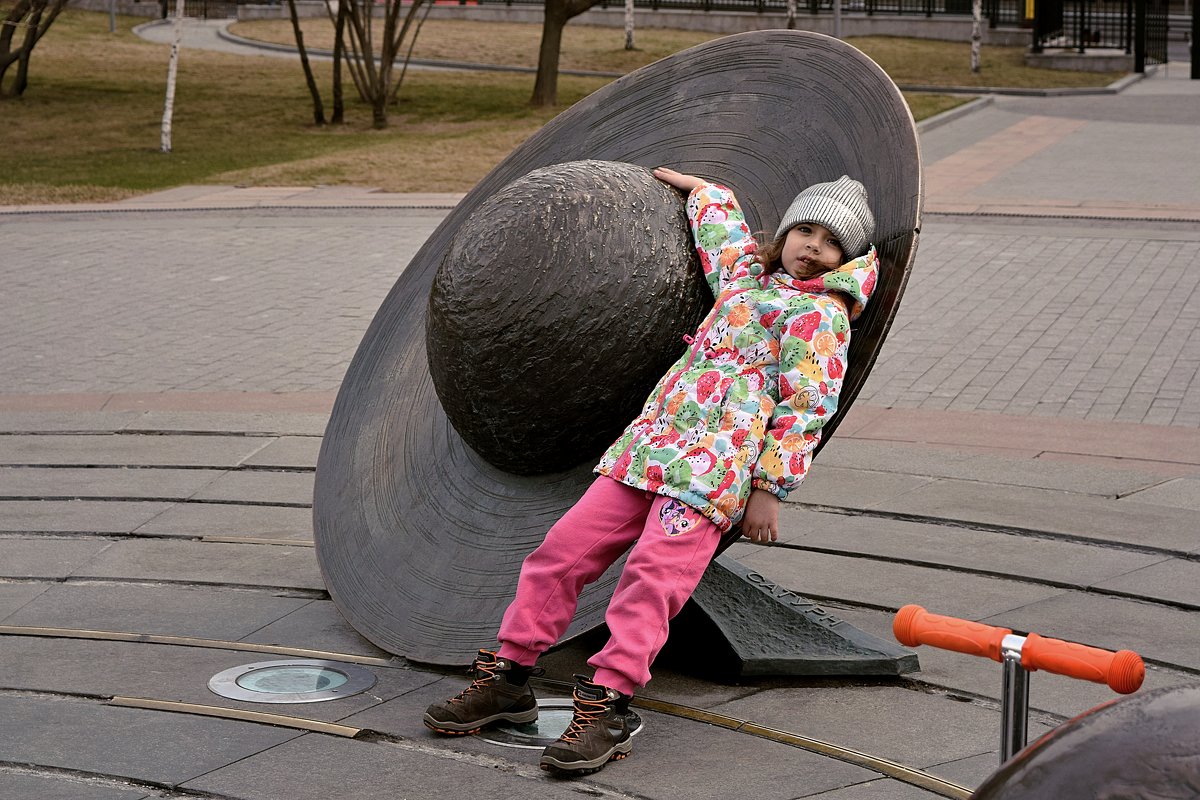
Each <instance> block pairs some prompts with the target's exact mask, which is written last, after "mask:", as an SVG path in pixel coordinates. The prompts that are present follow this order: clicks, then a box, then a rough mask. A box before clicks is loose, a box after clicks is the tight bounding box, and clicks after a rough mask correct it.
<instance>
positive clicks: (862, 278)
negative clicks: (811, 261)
mask: <svg viewBox="0 0 1200 800" xmlns="http://www.w3.org/2000/svg"><path fill="white" fill-rule="evenodd" d="M771 277H772V279H773V280H776V281H779V282H781V283H783V284H784V285H786V286H790V287H792V288H793V289H797V290H799V291H801V292H810V293H813V294H826V293H828V292H834V291H836V292H841V293H842V294H843V295H845V296H846V297H847V298H848V299H849V300H850V301H851V302H850V308H849V309H848V311H849V314H850V319H851V321H853V320H855V319H858V316H859V314H861V313H862V311H863V308H865V307H866V305H867V301H868V300H870V299H871V293H872V292H873V291H875V283H876V281H878V280H879V255H878V254H877V253H876V252H875V248H874V246H872V247H871V248H870V249H869V250H867V252H866V253H865V254H863V255H861V256H859V257H858V258H856V259H854V260H853V261H847V262H846V263H845V264H842V265H841V266H840V267H838V268H837V269H835V270H831V271H829V272H826V273H825V274H824V275H820V276H818V277H816V278H809V279H808V280H805V281H801V280H797V279H795V278H793V277H791V276H790V275H788V274H787V273H786V272H784V271H783V270H776V271H775V272H774V273H772V275H771Z"/></svg>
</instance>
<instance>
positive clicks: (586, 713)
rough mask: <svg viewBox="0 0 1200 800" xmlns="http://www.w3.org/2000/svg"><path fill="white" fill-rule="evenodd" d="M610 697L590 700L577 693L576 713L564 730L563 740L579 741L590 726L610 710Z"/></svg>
mask: <svg viewBox="0 0 1200 800" xmlns="http://www.w3.org/2000/svg"><path fill="white" fill-rule="evenodd" d="M608 702H609V701H608V699H607V698H605V699H604V700H590V699H588V698H586V697H580V696H579V693H578V692H576V693H575V713H574V714H573V715H572V716H571V724H570V725H568V726H567V729H566V730H565V731H564V732H563V735H562V737H560V738H561V739H562V741H564V742H577V741H579V737H580V736H582V735H583V734H584V733H585V732H586V731H587V729H588V728H590V727H592V726H593V725H595V724H596V723H597V722H599V721H600V718H601V717H602V716H604V714H605V712H606V711H608Z"/></svg>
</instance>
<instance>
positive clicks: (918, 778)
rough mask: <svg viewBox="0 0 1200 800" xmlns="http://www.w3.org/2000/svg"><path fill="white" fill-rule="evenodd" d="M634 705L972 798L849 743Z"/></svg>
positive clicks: (672, 706) (681, 709)
mask: <svg viewBox="0 0 1200 800" xmlns="http://www.w3.org/2000/svg"><path fill="white" fill-rule="evenodd" d="M632 705H634V706H636V707H638V708H645V709H648V710H650V711H658V712H660V713H663V714H670V715H671V716H674V717H682V718H684V719H691V720H695V721H697V722H706V723H708V724H710V725H716V726H718V727H722V728H728V729H730V730H733V731H736V732H738V733H746V734H749V735H751V736H758V737H760V738H762V739H770V740H771V741H773V742H780V743H781V744H786V745H791V746H792V747H799V748H800V749H802V750H808V751H809V752H811V753H817V754H818V755H823V756H829V757H830V758H836V759H838V760H839V761H845V762H847V763H849V764H854V765H855V766H859V767H864V768H865V769H869V770H871V771H872V772H878V773H880V774H881V775H886V776H887V777H889V778H894V779H896V780H898V781H901V782H902V783H907V784H909V785H911V786H917V787H920V788H921V789H925V790H926V791H929V792H933V793H934V794H937V795H941V796H942V797H949V798H952V800H969V798H970V797H971V790H970V789H968V788H966V787H965V786H959V785H958V784H957V783H951V782H950V781H948V780H945V779H943V778H939V777H937V776H936V775H931V774H929V773H928V772H924V771H922V770H919V769H915V768H913V767H906V766H904V765H903V764H897V763H896V762H895V761H889V760H888V759H886V758H879V757H878V756H872V755H868V754H866V753H861V752H859V751H857V750H851V749H850V748H848V747H842V746H840V745H836V744H830V743H829V742H823V741H821V740H820V739H810V738H809V737H807V736H800V735H799V734H795V733H788V732H787V731H781V730H777V729H775V728H768V727H766V726H764V725H757V724H755V723H753V722H749V721H747V720H741V719H737V718H736V717H727V716H725V715H723V714H714V713H713V712H711V711H704V710H703V709H698V708H689V707H688V706H682V705H679V704H677V703H668V702H666V701H663V700H651V699H648V698H635V699H634V700H633V703H632Z"/></svg>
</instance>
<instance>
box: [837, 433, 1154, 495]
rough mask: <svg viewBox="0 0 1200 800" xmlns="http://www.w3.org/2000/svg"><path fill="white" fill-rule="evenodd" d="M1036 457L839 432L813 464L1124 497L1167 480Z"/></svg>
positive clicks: (1151, 474) (1138, 472) (1150, 474)
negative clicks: (898, 442) (876, 439)
mask: <svg viewBox="0 0 1200 800" xmlns="http://www.w3.org/2000/svg"><path fill="white" fill-rule="evenodd" d="M1037 455H1038V451H1035V450H1028V451H1011V452H1010V453H1008V454H1006V455H992V454H988V453H978V452H971V451H964V450H963V449H962V448H955V447H951V446H949V445H946V446H931V445H924V446H922V445H911V446H908V447H905V448H903V450H898V449H897V448H896V446H895V445H894V444H885V443H882V442H873V441H862V440H858V439H852V438H845V439H842V438H838V437H837V436H834V437H833V439H831V440H830V442H829V444H828V445H827V446H826V447H824V448H822V450H821V453H820V455H819V456H817V459H816V460H815V461H814V462H813V472H814V473H815V472H816V471H817V470H818V469H819V468H820V469H824V468H829V467H832V468H842V469H856V470H865V471H871V472H895V473H901V474H905V475H926V476H931V477H938V478H959V479H962V480H973V481H979V482H981V483H998V484H1005V485H1009V486H1029V487H1033V488H1038V489H1059V490H1062V491H1067V492H1076V493H1079V494H1097V495H1101V496H1104V497H1119V496H1121V495H1126V494H1130V493H1131V492H1136V491H1139V490H1141V489H1145V488H1147V487H1150V486H1154V485H1155V484H1159V483H1161V482H1162V476H1161V475H1160V474H1159V473H1157V472H1151V471H1148V470H1147V471H1143V470H1138V469H1136V468H1135V469H1129V468H1126V469H1117V468H1114V467H1104V466H1095V465H1092V464H1085V463H1070V462H1063V461H1058V462H1054V461H1047V460H1043V459H1039V458H1036V457H1035V456H1037Z"/></svg>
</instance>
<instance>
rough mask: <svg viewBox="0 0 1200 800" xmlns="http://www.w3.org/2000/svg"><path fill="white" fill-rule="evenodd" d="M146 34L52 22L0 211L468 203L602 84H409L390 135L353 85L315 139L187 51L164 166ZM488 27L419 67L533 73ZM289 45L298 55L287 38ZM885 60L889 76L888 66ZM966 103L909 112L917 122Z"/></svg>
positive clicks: (616, 51) (296, 86)
mask: <svg viewBox="0 0 1200 800" xmlns="http://www.w3.org/2000/svg"><path fill="white" fill-rule="evenodd" d="M144 21H145V20H142V19H134V18H124V17H119V18H118V30H117V32H116V33H109V30H108V27H109V20H108V15H107V14H104V13H89V12H83V11H75V10H67V11H64V12H63V14H62V16H61V17H60V18H59V19H58V21H56V22H55V23H54V25H53V26H52V27H51V29H50V31H49V33H47V35H46V37H45V38H44V39H43V40H42V42H41V43H40V44H39V45H38V46H37V48H36V50H35V51H34V54H33V58H32V60H31V66H30V85H29V88H28V89H27V90H26V91H25V94H24V95H23V96H22V97H20V98H15V99H5V100H0V125H3V131H4V133H3V136H4V142H5V147H4V148H0V204H23V203H37V202H83V201H102V200H114V199H119V198H122V197H126V196H130V195H133V194H138V193H144V192H148V191H154V190H158V189H163V188H168V187H171V186H178V185H182V184H195V183H215V184H225V183H232V184H246V185H312V184H318V183H323V184H335V183H344V184H355V185H363V186H375V187H379V188H381V189H384V190H386V191H429V192H443V191H465V190H467V189H469V188H470V187H471V186H473V185H474V184H475V183H476V182H477V181H478V180H479V179H480V178H481V177H483V175H485V174H486V173H487V172H488V170H490V169H491V168H492V167H493V166H494V165H495V164H496V163H497V162H499V161H500V160H501V159H502V158H503V157H504V156H505V155H506V154H507V153H509V152H510V151H511V150H512V148H513V147H515V146H516V145H518V144H519V143H520V142H522V141H524V140H525V139H526V138H527V137H528V136H530V135H531V134H532V133H533V132H535V131H536V130H537V129H538V128H539V127H541V126H542V125H543V124H545V123H546V121H548V120H549V119H550V118H551V117H553V116H554V115H555V114H556V113H558V112H559V111H562V110H563V109H565V108H566V107H567V106H569V105H570V104H572V103H574V102H576V101H578V100H579V99H581V98H583V97H585V96H586V95H587V94H589V93H591V92H593V91H595V90H596V89H598V88H599V87H600V86H602V85H604V83H606V82H607V81H606V79H601V78H577V77H570V76H561V77H560V79H559V100H560V103H561V105H560V106H559V107H558V108H554V109H535V108H531V107H530V106H529V105H528V99H529V95H530V92H531V91H532V87H533V76H532V75H530V74H522V73H496V72H478V73H476V72H440V71H410V72H409V73H408V76H407V78H406V79H405V83H404V86H403V88H402V90H401V92H400V100H399V105H398V106H397V107H396V108H395V109H394V110H393V112H392V114H391V123H392V124H391V127H389V128H388V129H387V130H384V131H375V130H372V129H371V127H370V112H369V109H368V108H367V107H366V106H364V105H363V104H361V103H360V102H359V101H358V100H357V96H356V95H355V94H354V90H353V85H352V84H351V83H350V81H349V78H348V77H347V79H346V84H347V86H346V91H347V123H346V124H345V125H342V126H339V127H325V128H318V127H316V126H314V125H313V124H312V107H311V101H310V98H309V95H308V92H307V90H306V88H305V85H304V80H303V73H302V71H301V69H300V65H299V63H298V62H293V61H288V60H285V59H279V58H270V57H240V56H231V55H225V54H220V53H213V52H206V51H201V50H189V49H185V50H183V51H182V53H181V57H180V62H179V79H178V87H177V90H176V104H175V114H174V132H173V149H174V152H172V153H170V154H163V153H161V152H159V149H158V148H159V129H160V124H161V120H162V113H163V97H164V90H165V83H166V71H167V59H168V48H167V47H166V46H164V45H158V44H152V43H149V42H146V41H143V40H141V39H139V38H138V37H137V36H135V35H134V34H133V33H132V32H131V29H132V27H133V26H134V25H137V24H139V23H141V22H144ZM321 24H322V21H320V20H315V21H312V22H311V23H310V25H312V26H313V32H312V33H311V35H310V34H308V33H306V41H308V42H309V43H310V44H312V45H313V46H320V44H321V42H320V38H319V37H320V34H319V32H318V31H319V30H320V27H321ZM248 26H253V27H248ZM446 26H451V27H446ZM277 27H278V26H275V25H274V23H243V24H240V25H239V26H238V32H239V33H240V34H241V35H245V36H250V35H252V34H253V35H255V36H260V37H261V38H271V37H272V36H277V35H278V34H277V33H272V32H271V31H273V30H276V29H277ZM326 27H327V25H326ZM497 27H498V26H497V25H495V24H493V23H455V22H440V21H439V22H435V21H430V22H429V23H428V24H427V26H426V29H425V30H424V31H423V32H422V35H421V37H420V40H419V41H420V44H419V47H420V48H426V49H422V50H420V54H421V55H422V56H424V57H427V58H435V57H442V58H445V57H451V56H452V55H453V54H454V53H455V52H458V53H461V52H472V53H479V54H480V57H481V60H484V61H491V62H493V63H505V62H512V63H529V64H532V61H530V59H531V58H535V57H536V56H535V53H536V49H537V39H538V36H539V35H540V34H539V31H540V28H539V27H538V26H535V25H515V26H505V28H506V30H505V32H504V35H503V36H499V35H497V32H498V31H497ZM508 27H512V28H513V29H514V30H513V31H508V30H507V28H508ZM260 28H261V29H260ZM521 37H524V38H521ZM706 38H711V37H710V36H706V35H704V34H695V33H688V32H679V31H650V30H646V31H644V32H639V38H638V44H639V48H641V49H640V50H638V51H634V52H633V53H627V52H626V51H625V50H624V48H623V38H622V34H621V31H619V30H614V29H602V28H584V27H582V26H576V27H574V28H573V27H572V26H568V27H567V38H566V41H565V42H564V53H563V62H562V64H563V66H564V67H567V68H570V67H579V68H587V69H597V70H605V71H626V70H629V69H633V68H635V67H637V66H640V65H641V64H643V63H647V62H649V61H654V60H657V59H658V58H661V57H663V56H666V55H669V54H670V53H672V52H675V51H677V50H679V49H683V48H686V47H689V46H691V45H693V44H696V43H698V42H699V41H703V40H704V39H706ZM283 41H288V42H290V41H291V39H290V33H289V34H288V36H287V37H286V38H284V39H283ZM854 43H855V44H856V45H858V46H859V47H861V48H862V49H864V50H866V51H867V52H868V53H869V54H871V55H872V56H873V57H875V58H876V60H878V61H879V62H880V63H881V64H882V65H883V66H884V67H885V69H889V71H891V70H893V69H895V70H898V71H902V70H908V72H903V74H901V73H900V72H893V73H892V74H893V76H894V77H895V78H896V80H897V81H898V82H914V83H916V82H919V83H953V84H955V85H967V84H968V77H969V76H970V72H969V69H967V66H966V64H967V58H968V55H967V50H966V45H951V47H957V48H958V50H957V53H954V54H953V56H944V58H945V59H946V60H947V61H953V62H961V63H960V64H959V65H958V67H957V68H956V67H955V66H954V64H953V63H946V64H941V63H940V62H937V61H936V59H933V57H932V56H931V57H930V59H929V60H928V62H927V63H925V65H924V66H923V67H922V68H921V69H920V70H918V71H917V73H916V74H912V73H911V70H912V69H913V68H912V67H911V63H912V62H914V61H917V60H918V59H917V58H914V57H913V55H912V54H913V53H914V52H918V51H917V50H916V49H917V48H921V50H919V52H922V53H923V52H924V49H923V48H925V47H926V45H930V46H932V47H933V48H934V49H937V46H938V45H944V44H945V43H925V42H913V41H911V40H899V39H880V40H875V39H870V40H859V41H855V42H854ZM874 48H878V49H877V50H876V49H874ZM946 52H953V51H951V50H946ZM988 53H989V51H988V50H985V70H988V69H989V67H988V64H989V63H990V60H989V59H990V57H991V56H990V55H989V54H988ZM997 57H998V54H997ZM888 59H893V60H894V62H895V64H896V66H895V67H889V66H888ZM920 60H925V59H924V56H922V57H921V59H920ZM314 68H315V69H316V71H317V73H318V77H319V82H320V83H321V84H322V92H323V93H324V97H325V101H326V105H327V106H328V103H329V97H330V96H329V79H330V72H331V69H330V67H329V65H328V64H327V63H318V64H315V65H314ZM1022 69H1023V68H1022ZM1034 72H1035V73H1039V74H1041V75H1042V80H1043V83H1042V84H1038V85H1055V86H1060V85H1075V84H1072V83H1067V82H1065V81H1069V80H1071V76H1072V73H1059V72H1049V71H1042V70H1035V71H1034ZM986 74H987V73H986V72H985V76H986ZM1006 74H1007V73H1006ZM1089 77H1090V79H1091V80H1093V81H1095V80H1097V79H1096V77H1095V76H1089ZM1110 79H1111V78H1110ZM1047 81H1048V82H1049V83H1048V84H1047V83H1046V82H1047ZM989 82H990V81H989ZM1101 82H1104V81H1103V80H1101ZM1009 85H1017V84H1009ZM965 99H966V98H965V97H963V96H946V95H924V94H917V95H912V96H909V97H908V100H909V103H910V105H911V107H912V109H913V115H914V116H915V117H916V118H917V119H922V118H924V117H928V116H931V115H933V114H936V113H938V112H940V111H942V110H945V109H947V108H950V107H953V106H954V105H956V104H958V103H961V102H964V101H965Z"/></svg>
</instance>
